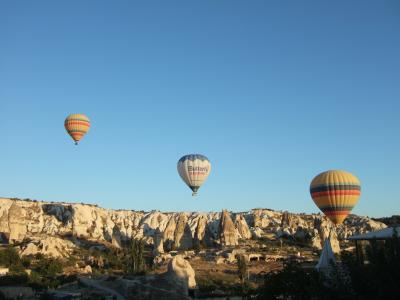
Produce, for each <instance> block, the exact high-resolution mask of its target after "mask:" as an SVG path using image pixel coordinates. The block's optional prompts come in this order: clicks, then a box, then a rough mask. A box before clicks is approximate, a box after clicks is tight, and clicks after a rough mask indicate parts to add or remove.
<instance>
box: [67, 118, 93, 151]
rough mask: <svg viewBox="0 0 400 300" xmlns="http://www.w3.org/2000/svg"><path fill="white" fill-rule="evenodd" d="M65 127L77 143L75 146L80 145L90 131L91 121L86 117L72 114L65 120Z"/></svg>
mask: <svg viewBox="0 0 400 300" xmlns="http://www.w3.org/2000/svg"><path fill="white" fill-rule="evenodd" d="M64 126H65V129H66V130H67V132H68V134H69V135H70V136H71V137H72V139H73V140H74V141H75V145H78V142H79V141H80V140H81V139H82V138H83V136H84V135H85V134H86V133H87V132H88V131H89V128H90V120H89V118H88V117H86V116H85V115H82V114H72V115H69V116H68V117H67V118H66V119H65V122H64Z"/></svg>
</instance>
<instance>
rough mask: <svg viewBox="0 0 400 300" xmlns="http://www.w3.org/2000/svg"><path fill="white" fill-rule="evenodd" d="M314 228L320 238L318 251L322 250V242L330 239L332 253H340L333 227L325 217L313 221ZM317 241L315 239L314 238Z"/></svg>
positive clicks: (314, 242)
mask: <svg viewBox="0 0 400 300" xmlns="http://www.w3.org/2000/svg"><path fill="white" fill-rule="evenodd" d="M314 227H315V229H317V231H318V235H319V238H320V244H321V245H320V247H318V249H322V245H323V242H324V241H325V239H327V238H329V237H330V241H331V246H332V251H333V252H334V253H339V252H340V246H339V240H338V238H337V233H336V230H335V226H334V225H333V224H332V222H331V221H329V220H328V219H327V218H325V217H316V218H315V220H314ZM314 238H315V239H316V240H317V237H314ZM313 244H316V241H313Z"/></svg>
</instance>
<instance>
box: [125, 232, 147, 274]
mask: <svg viewBox="0 0 400 300" xmlns="http://www.w3.org/2000/svg"><path fill="white" fill-rule="evenodd" d="M146 269H147V266H146V261H145V257H144V241H143V240H142V239H139V240H137V239H131V242H130V245H129V248H128V255H127V264H126V271H127V273H129V274H144V273H145V272H146Z"/></svg>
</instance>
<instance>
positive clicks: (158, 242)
mask: <svg viewBox="0 0 400 300" xmlns="http://www.w3.org/2000/svg"><path fill="white" fill-rule="evenodd" d="M153 240H154V246H153V255H154V256H157V255H160V254H162V253H164V247H163V236H162V233H161V231H160V229H158V228H157V229H156V230H155V232H154V237H153Z"/></svg>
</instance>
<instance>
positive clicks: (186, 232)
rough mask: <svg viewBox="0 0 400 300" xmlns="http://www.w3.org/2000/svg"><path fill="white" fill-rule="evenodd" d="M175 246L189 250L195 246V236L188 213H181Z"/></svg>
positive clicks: (176, 230)
mask: <svg viewBox="0 0 400 300" xmlns="http://www.w3.org/2000/svg"><path fill="white" fill-rule="evenodd" d="M174 246H175V249H179V250H188V249H192V248H193V238H192V233H191V231H190V227H189V225H188V224H187V215H186V214H185V213H180V214H179V216H178V221H177V223H176V228H175V233H174Z"/></svg>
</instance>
